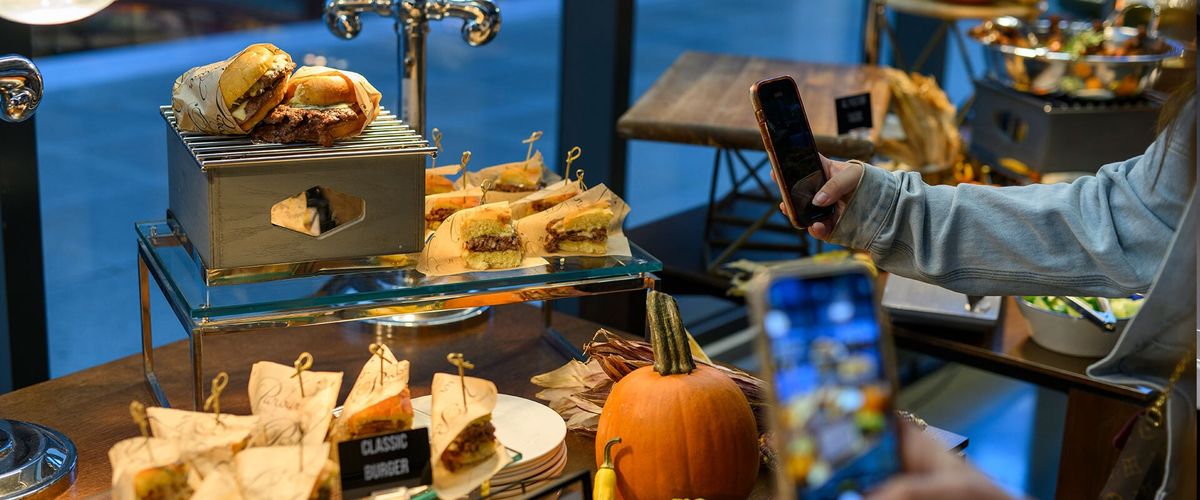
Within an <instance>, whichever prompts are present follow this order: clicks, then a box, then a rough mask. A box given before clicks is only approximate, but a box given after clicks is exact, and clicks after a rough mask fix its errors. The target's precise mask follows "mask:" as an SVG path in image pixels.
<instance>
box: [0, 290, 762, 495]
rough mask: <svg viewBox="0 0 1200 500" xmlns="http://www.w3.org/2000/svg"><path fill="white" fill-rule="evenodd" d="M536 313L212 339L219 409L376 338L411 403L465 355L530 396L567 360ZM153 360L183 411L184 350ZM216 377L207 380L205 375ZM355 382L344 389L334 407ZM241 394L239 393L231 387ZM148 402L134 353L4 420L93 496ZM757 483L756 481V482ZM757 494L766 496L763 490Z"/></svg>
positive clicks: (246, 407)
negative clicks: (60, 457) (293, 370)
mask: <svg viewBox="0 0 1200 500" xmlns="http://www.w3.org/2000/svg"><path fill="white" fill-rule="evenodd" d="M554 320H555V324H556V325H557V327H558V329H559V331H560V332H562V334H563V335H564V336H565V337H566V338H567V339H568V340H569V341H570V342H572V343H574V344H575V345H583V343H584V342H586V341H587V340H589V339H591V337H592V334H594V333H595V332H596V329H597V328H599V326H598V325H596V324H594V323H591V322H588V321H584V320H581V319H578V318H575V317H572V316H568V315H564V314H557V313H556V314H555V318H554ZM541 328H542V319H541V311H540V310H538V309H536V308H533V307H530V306H526V305H512V306H504V307H496V308H493V309H492V310H491V311H490V313H488V314H485V315H483V316H480V317H478V318H476V319H474V320H470V321H467V322H464V323H460V324H455V325H451V326H447V327H428V328H422V329H420V330H416V329H400V330H393V331H394V332H396V333H394V334H393V335H391V336H386V335H384V334H382V332H376V331H375V328H374V327H373V326H371V325H369V324H366V323H344V324H334V325H322V326H315V327H310V328H293V329H287V330H262V331H259V332H255V333H254V334H253V335H254V336H255V337H256V338H255V339H254V342H252V343H251V344H252V345H253V346H255V347H254V348H253V349H245V346H246V345H247V343H246V342H237V341H236V338H235V337H232V336H218V337H214V338H213V339H211V340H209V344H208V345H207V347H206V349H207V350H208V351H207V352H208V356H209V360H210V365H209V366H211V367H212V368H213V370H214V371H215V370H224V371H227V372H228V373H229V387H230V389H231V390H229V391H228V392H226V393H225V395H224V396H223V397H222V405H221V407H222V411H225V412H230V413H236V414H249V413H250V402H249V399H248V397H247V393H246V391H245V390H244V389H243V388H244V387H246V385H247V383H248V381H249V376H250V366H251V364H253V363H254V362H256V361H259V360H264V359H266V360H275V361H281V362H288V361H290V359H291V358H294V357H295V354H296V353H297V352H300V351H308V352H311V353H313V357H314V359H315V360H316V361H315V363H314V368H318V369H321V370H341V371H344V372H346V373H348V374H354V373H357V372H358V370H359V369H360V368H361V367H362V363H363V358H364V357H365V356H364V355H365V354H366V348H365V347H364V346H366V345H368V344H370V343H372V342H376V341H377V340H380V339H382V340H383V342H385V343H386V344H387V345H388V346H389V347H390V348H391V349H392V350H393V351H394V352H395V354H396V356H397V357H399V358H402V359H408V360H409V361H411V362H412V372H411V382H410V387H411V389H412V395H413V397H418V396H423V395H426V394H429V387H430V381H431V379H432V377H433V373H434V372H435V371H445V370H446V362H445V353H447V352H451V351H456V352H463V353H466V354H467V355H468V356H470V357H471V359H472V361H473V362H474V363H475V366H476V369H475V370H474V374H475V375H477V376H481V377H486V378H488V379H490V380H492V381H493V382H495V384H496V386H497V388H498V389H499V390H500V393H501V394H511V395H515V396H520V397H525V398H530V399H533V398H534V394H536V393H537V392H538V390H539V389H540V388H538V387H537V386H535V385H533V384H531V383H530V382H529V378H530V377H532V376H533V375H536V374H539V373H543V372H547V371H550V370H553V369H555V368H558V367H559V366H562V364H563V363H565V362H566V360H567V358H566V357H565V356H564V355H563V354H561V353H560V352H559V351H558V350H556V349H555V348H554V347H553V346H552V345H551V344H550V343H549V342H547V341H546V340H543V337H542V335H540V332H541ZM156 354H157V359H156V363H157V366H158V370H159V372H160V374H162V375H164V376H163V377H162V379H161V380H163V388H164V390H165V391H166V393H167V396H168V397H170V398H171V400H173V401H178V402H180V404H181V405H182V406H181V407H183V408H185V409H187V408H189V405H188V403H187V401H188V399H189V397H188V396H189V395H190V394H191V390H192V388H191V384H190V383H189V382H188V380H189V379H190V377H189V376H188V375H189V373H190V368H189V363H188V349H187V343H186V342H183V341H178V342H173V343H171V344H168V345H165V346H162V347H160V348H158V349H156ZM207 375H208V376H212V375H213V373H208V374H207ZM351 385H352V384H348V383H347V384H343V385H342V392H341V394H340V395H339V397H338V399H339V401H340V400H342V399H344V398H345V397H346V394H347V393H348V392H349V391H350V388H351ZM234 388H237V390H232V389H234ZM131 400H139V401H143V402H147V403H149V402H150V401H152V396H151V394H150V391H149V390H148V389H147V388H146V384H145V382H144V380H143V377H142V366H141V358H140V356H137V355H133V356H128V357H125V358H122V359H119V360H116V361H113V362H110V363H106V364H103V365H100V366H97V367H94V368H90V369H87V370H83V371H81V372H77V373H73V374H70V375H67V376H64V377H59V378H56V379H54V380H51V381H48V382H43V383H41V384H37V385H34V386H31V387H27V388H25V389H21V390H18V391H14V392H11V393H8V394H3V395H0V417H4V418H10V419H16V420H25V421H31V422H36V423H39V424H43V425H47V426H50V427H54V428H56V429H59V430H61V431H62V432H63V433H64V434H66V435H67V436H68V437H69V438H71V440H73V441H74V442H75V444H76V446H77V447H78V449H79V464H78V468H77V470H78V472H77V476H76V480H75V484H74V485H73V486H72V487H71V488H70V489H69V490H67V492H66V493H65V494H64V495H63V498H89V497H93V496H96V495H101V494H106V493H107V492H108V491H109V490H110V489H111V487H112V486H111V474H112V471H111V468H110V466H109V462H108V458H107V455H106V454H107V452H108V449H109V448H110V447H111V446H112V445H113V444H114V443H116V442H117V441H120V440H122V439H125V438H129V437H133V436H136V435H138V428H137V426H136V425H135V424H134V423H133V422H132V421H131V420H130V418H129V409H128V408H129V402H130V401H131ZM566 444H567V453H568V457H567V466H566V470H564V471H563V475H564V476H567V475H571V474H572V473H574V472H577V471H580V470H585V469H592V468H594V466H595V462H594V455H593V441H592V439H591V438H587V437H582V436H580V435H578V434H577V433H573V432H571V433H568V434H567V439H566ZM760 482H761V481H760ZM760 490H763V491H765V489H763V488H762V487H761V485H760Z"/></svg>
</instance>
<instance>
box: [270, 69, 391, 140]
mask: <svg viewBox="0 0 1200 500" xmlns="http://www.w3.org/2000/svg"><path fill="white" fill-rule="evenodd" d="M330 74H333V75H337V76H340V77H342V78H345V79H346V81H349V82H350V84H351V85H353V86H354V97H355V102H356V103H357V104H358V109H361V110H362V111H363V113H365V114H366V115H367V119H366V120H363V124H362V127H359V129H358V131H357V132H355V133H354V135H358V134H361V133H362V131H363V130H364V129H366V128H367V125H370V124H371V122H373V121H375V117H377V116H379V100H380V99H382V98H383V94H381V93H379V91H378V90H376V89H375V87H374V86H373V85H371V82H368V81H367V79H366V78H364V77H363V76H362V75H360V74H358V73H355V72H353V71H345V70H340V69H333V68H327V67H325V66H303V67H301V68H300V69H298V70H296V73H295V74H293V75H292V78H291V80H289V81H288V86H293V85H299V84H300V82H302V81H304V80H306V79H309V78H313V77H318V76H323V75H330ZM285 103H286V101H285Z"/></svg>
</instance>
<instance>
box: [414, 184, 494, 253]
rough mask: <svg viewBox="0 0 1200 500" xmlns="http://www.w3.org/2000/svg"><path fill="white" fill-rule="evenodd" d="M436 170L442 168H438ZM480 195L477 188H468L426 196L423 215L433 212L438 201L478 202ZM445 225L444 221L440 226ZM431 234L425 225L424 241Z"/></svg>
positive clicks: (481, 193)
mask: <svg viewBox="0 0 1200 500" xmlns="http://www.w3.org/2000/svg"><path fill="white" fill-rule="evenodd" d="M438 168H442V167H438ZM481 195H483V190H481V189H479V188H478V187H468V188H464V189H459V190H456V191H450V192H449V193H439V194H431V195H428V196H426V197H425V215H429V212H431V211H433V204H434V202H435V201H437V200H438V199H444V198H475V199H476V201H478V200H479V197H480V196H481ZM421 220H422V221H424V220H425V219H421ZM447 220H449V218H447ZM445 223H446V221H442V224H445ZM433 233H434V231H430V230H429V225H428V224H426V225H425V239H426V240H428V239H429V237H430V236H431V235H433Z"/></svg>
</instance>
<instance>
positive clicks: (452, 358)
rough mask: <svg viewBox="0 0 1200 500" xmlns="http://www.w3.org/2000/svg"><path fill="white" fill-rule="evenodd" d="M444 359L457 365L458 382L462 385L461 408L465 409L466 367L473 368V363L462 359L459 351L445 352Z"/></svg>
mask: <svg viewBox="0 0 1200 500" xmlns="http://www.w3.org/2000/svg"><path fill="white" fill-rule="evenodd" d="M446 361H449V362H450V364H452V365H454V366H457V367H458V383H459V385H461V386H462V399H463V410H464V411H465V410H466V409H467V379H466V370H467V369H471V370H474V369H475V365H474V364H471V362H470V361H467V360H466V359H464V358H463V354H462V353H461V352H452V353H450V354H447V355H446Z"/></svg>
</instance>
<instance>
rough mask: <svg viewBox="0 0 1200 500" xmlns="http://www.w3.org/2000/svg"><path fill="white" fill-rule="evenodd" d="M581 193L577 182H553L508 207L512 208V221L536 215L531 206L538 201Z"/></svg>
mask: <svg viewBox="0 0 1200 500" xmlns="http://www.w3.org/2000/svg"><path fill="white" fill-rule="evenodd" d="M581 193H583V189H582V188H581V187H580V186H579V181H576V180H567V179H563V180H561V181H558V182H555V183H554V184H551V185H549V186H546V188H545V189H542V190H541V191H538V192H536V193H533V194H531V195H529V196H526V197H524V198H521V199H519V200H517V201H514V202H512V204H511V205H510V206H511V207H512V214H513V220H519V219H524V218H526V217H528V216H530V215H533V214H535V213H537V212H534V210H533V205H534V203H535V202H537V201H539V200H544V199H546V198H550V197H552V196H559V195H563V194H571V195H572V196H571V197H572V198H573V197H574V195H578V194H581ZM568 199H569V198H568Z"/></svg>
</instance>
